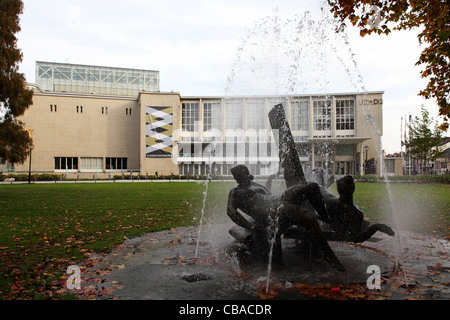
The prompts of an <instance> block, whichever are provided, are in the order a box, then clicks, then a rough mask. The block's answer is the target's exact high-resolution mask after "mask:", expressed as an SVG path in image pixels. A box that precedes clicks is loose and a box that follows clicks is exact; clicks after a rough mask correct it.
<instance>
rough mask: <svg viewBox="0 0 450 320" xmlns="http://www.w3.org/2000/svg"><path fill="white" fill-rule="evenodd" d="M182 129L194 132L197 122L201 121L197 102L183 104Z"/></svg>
mask: <svg viewBox="0 0 450 320" xmlns="http://www.w3.org/2000/svg"><path fill="white" fill-rule="evenodd" d="M181 117H182V119H181V127H182V129H183V131H189V132H194V131H195V122H196V121H198V120H199V105H198V103H197V102H189V103H183V104H182V115H181Z"/></svg>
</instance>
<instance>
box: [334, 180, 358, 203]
mask: <svg viewBox="0 0 450 320" xmlns="http://www.w3.org/2000/svg"><path fill="white" fill-rule="evenodd" d="M336 186H337V191H338V193H339V196H340V197H341V200H345V201H347V202H352V203H353V193H354V192H355V180H353V177H352V176H351V175H346V176H344V177H342V178H339V179H337V180H336Z"/></svg>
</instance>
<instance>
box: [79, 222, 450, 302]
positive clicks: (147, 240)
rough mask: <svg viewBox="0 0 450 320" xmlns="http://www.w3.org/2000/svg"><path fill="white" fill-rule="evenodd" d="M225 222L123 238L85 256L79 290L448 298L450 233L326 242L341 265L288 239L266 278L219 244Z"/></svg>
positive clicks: (110, 295)
mask: <svg viewBox="0 0 450 320" xmlns="http://www.w3.org/2000/svg"><path fill="white" fill-rule="evenodd" d="M229 227H230V224H221V225H208V226H205V225H204V226H203V227H202V230H201V233H200V234H199V232H198V230H199V229H198V227H182V228H177V229H173V230H167V231H161V232H155V233H149V234H146V235H144V236H142V237H139V238H134V239H128V240H126V241H125V242H124V243H123V244H122V245H120V246H118V247H116V249H115V250H114V251H113V252H112V253H111V254H109V255H106V256H102V255H95V256H91V257H90V259H89V260H88V261H87V262H86V266H85V269H83V272H82V275H83V277H82V290H80V291H79V292H78V293H80V294H82V295H80V297H81V298H82V299H120V300H129V299H133V300H229V299H233V300H246V299H386V300H406V299H420V300H430V299H438V300H448V299H450V287H449V285H450V273H449V272H450V257H449V252H450V244H449V241H448V240H444V239H437V238H432V237H429V236H424V235H419V234H414V233H410V232H401V240H402V243H401V245H402V248H403V254H402V255H401V256H398V255H397V253H396V252H397V251H398V247H399V242H398V238H397V237H388V236H385V235H384V234H380V233H377V234H376V235H375V237H374V238H373V239H372V240H373V241H371V242H365V243H363V244H362V245H354V244H348V243H337V242H331V243H330V244H331V246H332V248H333V250H334V251H335V253H336V255H337V256H338V257H339V259H340V260H341V262H342V263H343V264H344V266H346V268H347V272H345V273H342V272H339V271H336V270H334V269H332V268H331V267H330V266H329V265H328V264H327V263H326V262H324V261H323V260H322V259H316V258H308V257H304V256H303V257H300V256H299V255H298V254H297V253H296V246H295V245H294V244H293V242H292V241H291V240H289V241H291V242H289V241H288V240H286V241H285V243H284V246H285V249H284V255H285V261H284V263H285V266H284V267H283V268H282V269H273V270H271V273H270V277H269V280H270V281H269V282H267V276H268V268H267V265H261V264H249V265H245V266H244V265H242V264H240V263H239V261H238V260H237V258H236V256H235V255H233V254H230V253H227V252H226V251H224V250H223V249H224V248H225V247H226V246H227V245H229V244H230V243H232V241H233V239H232V238H231V236H230V235H229V234H228V228H229ZM198 239H199V240H200V241H197V240H198ZM195 257H196V258H195ZM398 264H399V265H400V267H401V268H397V269H396V268H395V266H396V265H398ZM369 265H377V266H379V267H380V269H381V270H380V271H381V289H380V290H375V289H374V290H369V289H368V288H367V279H368V277H369V276H370V275H371V274H370V273H368V272H367V268H368V266H369ZM268 283H269V286H268V287H267V284H268ZM267 288H269V290H267Z"/></svg>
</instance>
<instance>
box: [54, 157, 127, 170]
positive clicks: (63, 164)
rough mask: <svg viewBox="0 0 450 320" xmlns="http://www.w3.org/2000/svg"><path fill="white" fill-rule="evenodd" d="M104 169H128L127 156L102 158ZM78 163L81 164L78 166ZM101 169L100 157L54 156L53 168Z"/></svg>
mask: <svg viewBox="0 0 450 320" xmlns="http://www.w3.org/2000/svg"><path fill="white" fill-rule="evenodd" d="M104 160H105V169H106V170H124V169H128V158H110V157H107V158H104ZM79 163H80V164H81V166H79ZM78 169H81V170H103V158H101V157H84V158H83V157H82V158H78V157H55V170H78Z"/></svg>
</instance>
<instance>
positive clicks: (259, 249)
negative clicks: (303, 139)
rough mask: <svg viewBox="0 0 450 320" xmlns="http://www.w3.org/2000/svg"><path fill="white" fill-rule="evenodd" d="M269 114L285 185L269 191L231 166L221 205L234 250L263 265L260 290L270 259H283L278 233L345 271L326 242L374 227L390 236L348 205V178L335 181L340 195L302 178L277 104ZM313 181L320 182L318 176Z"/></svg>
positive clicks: (361, 237)
mask: <svg viewBox="0 0 450 320" xmlns="http://www.w3.org/2000/svg"><path fill="white" fill-rule="evenodd" d="M269 118H270V123H271V126H272V130H278V137H279V139H278V141H277V143H278V149H279V157H280V166H281V168H282V169H283V174H284V179H285V181H286V186H287V189H286V190H285V191H284V192H283V193H282V194H281V195H273V194H272V193H271V192H270V190H268V189H267V188H266V187H264V186H262V185H260V184H257V183H254V182H253V181H252V180H253V176H252V175H250V173H249V171H248V168H247V167H246V166H245V165H236V166H234V167H233V168H232V169H231V171H232V174H233V176H234V178H235V180H236V182H237V183H238V186H237V187H235V188H233V189H232V190H231V191H230V195H229V200H228V207H227V214H228V216H229V217H230V218H231V220H232V221H233V222H235V223H236V225H234V226H233V227H232V228H231V229H230V231H229V232H230V234H231V235H232V236H233V237H234V238H235V239H236V240H237V241H238V242H239V243H240V244H241V245H242V247H241V248H240V251H241V252H242V251H246V252H248V253H249V254H250V255H251V256H253V257H255V258H258V259H260V260H261V259H262V260H263V261H265V262H267V263H268V268H267V286H266V292H267V291H268V285H269V278H270V274H271V270H272V262H274V263H276V264H278V265H281V264H282V263H283V248H282V241H281V236H282V235H283V236H284V237H285V238H292V239H295V240H300V241H304V242H306V243H307V245H306V247H310V248H311V246H312V247H313V248H314V249H317V250H318V251H319V252H320V253H321V254H322V256H323V258H324V259H325V260H326V261H327V262H328V263H329V264H330V265H331V267H333V268H334V269H336V270H338V271H341V272H345V271H346V268H345V266H344V265H343V264H342V263H341V261H340V260H339V258H338V257H337V256H336V255H335V253H334V252H333V250H332V249H331V247H330V246H329V244H328V241H331V240H332V241H344V242H356V243H357V242H364V241H366V240H368V239H369V238H370V237H371V236H372V235H373V234H375V232H377V231H381V232H384V233H386V234H388V235H390V236H393V235H394V234H395V233H394V231H393V230H392V229H391V228H390V227H389V226H387V225H385V224H380V223H376V224H372V225H370V224H369V223H368V222H367V221H365V220H364V217H363V213H362V211H361V210H359V208H358V207H356V206H355V205H354V204H353V192H354V191H355V185H354V181H353V178H352V177H351V176H345V177H343V178H340V179H338V180H337V186H338V192H339V195H340V197H336V196H335V195H333V194H331V193H330V192H328V191H327V188H326V187H325V186H324V185H323V184H322V185H321V186H319V185H318V184H317V183H316V182H311V181H307V179H306V177H305V175H304V173H303V169H302V166H301V163H300V160H299V156H298V154H297V150H296V148H295V145H294V140H293V138H292V134H291V131H290V128H289V124H288V122H287V120H286V117H285V114H284V108H283V106H282V105H281V104H279V105H276V106H274V108H273V109H272V110H271V111H270V112H269ZM316 180H317V179H316ZM318 180H319V181H322V183H324V181H325V180H324V179H323V177H319V179H318ZM321 225H322V226H321ZM304 247H305V246H304Z"/></svg>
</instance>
